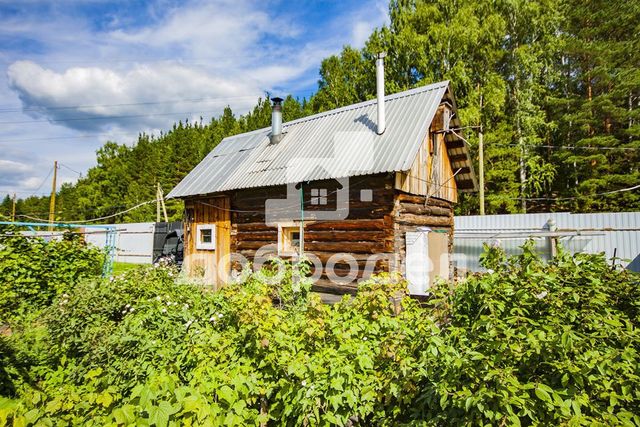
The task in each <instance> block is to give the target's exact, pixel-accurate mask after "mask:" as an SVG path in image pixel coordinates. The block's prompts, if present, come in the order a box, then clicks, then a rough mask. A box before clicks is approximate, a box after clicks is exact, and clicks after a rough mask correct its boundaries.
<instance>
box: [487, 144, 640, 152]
mask: <svg viewBox="0 0 640 427" xmlns="http://www.w3.org/2000/svg"><path fill="white" fill-rule="evenodd" d="M494 146H500V147H530V148H551V149H556V148H557V149H562V150H628V151H636V150H640V147H613V146H598V147H584V146H573V145H535V144H501V143H494V144H489V145H488V148H491V147H494Z"/></svg>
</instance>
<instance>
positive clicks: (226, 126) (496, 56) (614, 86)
mask: <svg viewBox="0 0 640 427" xmlns="http://www.w3.org/2000/svg"><path fill="white" fill-rule="evenodd" d="M389 14H390V24H389V26H388V27H383V28H380V29H378V30H376V31H374V32H373V33H372V34H371V36H370V37H369V40H368V41H367V43H366V45H365V46H364V47H363V48H362V49H354V48H352V47H349V46H345V47H344V48H343V50H342V51H341V52H340V54H338V55H335V56H331V57H328V58H325V59H324V60H323V61H322V64H321V66H320V70H319V74H320V78H319V81H318V88H317V91H316V93H315V94H314V95H313V96H312V97H311V98H310V99H302V100H300V99H295V98H293V97H292V96H289V97H287V98H286V100H285V102H284V120H285V121H288V120H292V119H296V118H299V117H303V116H306V115H309V114H314V113H317V112H321V111H326V110H329V109H333V108H336V107H340V106H343V105H348V104H352V103H355V102H358V101H363V100H367V99H372V98H374V97H375V64H374V56H375V54H376V53H377V52H380V51H385V52H387V58H386V62H385V66H386V82H387V83H386V92H387V93H389V94H390V93H394V92H398V91H402V90H406V89H409V88H412V87H416V86H421V85H424V84H429V83H432V82H436V81H441V80H450V81H451V82H452V85H453V89H454V93H455V95H456V98H457V102H458V107H459V110H460V111H459V114H460V116H461V117H460V119H461V121H462V123H463V124H464V125H463V126H465V129H462V130H461V132H463V133H464V135H465V137H466V139H467V140H468V142H469V144H470V146H471V150H472V153H473V155H474V158H475V160H476V162H477V154H478V153H477V146H478V138H479V133H480V131H482V134H483V139H484V147H485V150H484V159H485V162H484V165H485V167H484V169H485V191H486V212H487V213H490V214H491V213H517V212H543V211H552V210H553V211H572V212H598V211H629V210H638V209H640V189H635V190H629V189H630V188H633V187H635V186H637V185H639V184H640V170H639V167H640V1H639V0H628V1H623V2H609V1H603V0H566V1H563V2H557V1H555V0H535V1H525V0H493V1H488V2H478V1H475V0H453V1H452V0H446V1H445V0H425V1H420V0H392V1H391V3H390V5H389ZM270 117H271V107H270V104H269V102H268V100H267V99H261V100H258V101H257V104H256V106H255V107H254V108H253V110H252V111H250V112H248V113H247V114H245V115H242V116H238V115H235V114H234V113H233V111H232V110H231V109H230V108H226V109H225V110H224V113H223V114H222V115H221V116H219V117H216V118H213V119H211V121H210V122H204V121H199V122H195V123H194V122H188V121H183V122H179V123H177V124H175V125H174V126H173V127H172V128H171V129H169V130H168V131H167V132H165V133H162V134H160V135H147V134H140V135H139V137H138V141H137V143H136V144H134V145H125V144H122V143H118V142H116V141H108V142H106V143H105V144H104V145H103V147H102V148H100V149H99V150H98V151H97V153H96V154H97V158H96V160H97V164H96V166H95V167H93V168H91V169H89V171H88V172H87V173H86V175H85V176H84V177H83V178H81V179H80V180H78V181H77V182H76V183H75V184H64V185H63V186H62V187H61V188H60V190H59V193H58V197H57V203H56V219H58V220H61V221H72V220H73V221H78V220H87V219H92V218H98V217H103V216H108V215H111V214H114V213H117V212H121V211H123V210H125V209H127V208H129V207H132V206H135V205H137V204H139V203H142V202H145V201H148V200H152V199H155V197H156V196H155V195H156V183H157V182H159V183H160V184H161V186H162V188H163V189H164V191H165V193H167V192H168V191H169V190H170V189H171V188H173V186H174V185H176V184H177V183H178V182H179V181H180V180H181V179H182V178H183V177H184V176H185V175H186V174H187V173H188V172H189V171H190V170H191V169H192V168H193V167H194V166H195V165H196V164H197V163H198V162H199V161H200V160H201V159H202V158H203V157H204V156H205V155H206V154H207V153H208V152H209V151H210V150H211V149H212V148H213V147H215V145H216V144H218V143H219V142H220V141H221V140H222V139H223V138H224V137H226V136H228V135H233V134H237V133H241V132H246V131H250V130H254V129H258V128H261V127H265V126H268V125H269V123H270ZM476 166H477V163H476ZM476 170H477V168H476ZM48 209H49V198H48V197H31V198H27V199H25V200H19V201H18V203H17V212H16V213H17V214H18V215H22V216H20V217H18V218H19V219H27V218H29V217H40V218H46V212H47V211H48ZM155 209H156V207H155V204H153V203H152V204H148V205H145V206H142V207H140V208H139V209H135V210H131V211H129V212H127V213H126V214H123V215H120V216H118V217H116V218H112V219H110V220H109V222H131V221H153V220H154V219H155ZM167 209H168V211H169V215H170V217H171V218H173V219H179V218H181V216H182V206H181V203H180V202H178V201H169V202H168V205H167ZM478 211H479V205H478V196H477V194H466V195H464V196H463V199H462V200H461V203H460V204H459V206H458V207H457V214H460V215H467V214H477V213H478ZM10 212H11V199H10V197H9V196H7V197H5V198H4V200H3V201H2V203H1V204H0V214H2V215H9V214H10Z"/></svg>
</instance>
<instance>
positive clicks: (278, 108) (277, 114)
mask: <svg viewBox="0 0 640 427" xmlns="http://www.w3.org/2000/svg"><path fill="white" fill-rule="evenodd" d="M271 100H272V101H273V106H272V107H271V143H272V144H276V143H278V142H280V140H281V139H282V98H277V97H276V98H271Z"/></svg>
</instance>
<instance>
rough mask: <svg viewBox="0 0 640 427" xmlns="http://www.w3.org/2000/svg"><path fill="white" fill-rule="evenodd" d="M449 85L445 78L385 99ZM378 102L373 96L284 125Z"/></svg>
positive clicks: (386, 96)
mask: <svg viewBox="0 0 640 427" xmlns="http://www.w3.org/2000/svg"><path fill="white" fill-rule="evenodd" d="M448 85H449V80H443V81H441V82H436V83H430V84H428V85H424V86H418V87H414V88H412V89H407V90H404V91H402V92H396V93H392V94H389V95H385V97H384V100H385V101H393V100H395V99H399V98H404V97H405V96H411V95H415V94H418V93H422V92H428V91H431V90H437V89H440V88H441V87H442V86H448ZM377 102H378V100H377V99H376V98H373V99H368V100H366V101H361V102H358V103H356V104H349V105H345V106H344V107H338V108H334V109H333V110H328V111H323V112H321V113H316V114H312V115H311V116H306V117H300V118H299V119H295V120H291V121H290V122H286V123H283V124H282V127H285V126H289V125H294V124H298V123H302V122H306V121H310V120H315V119H318V118H320V117H325V116H330V115H333V114H338V113H342V112H345V111H350V110H355V109H357V108H361V107H365V106H368V105H374V104H377Z"/></svg>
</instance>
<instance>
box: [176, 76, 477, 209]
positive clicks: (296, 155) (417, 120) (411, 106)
mask: <svg viewBox="0 0 640 427" xmlns="http://www.w3.org/2000/svg"><path fill="white" fill-rule="evenodd" d="M443 99H444V100H448V101H449V102H451V103H452V104H453V105H454V108H455V100H454V99H453V95H452V93H451V91H450V89H449V82H448V81H444V82H440V83H435V84H431V85H428V86H422V87H419V88H416V89H411V90H408V91H405V92H400V93H396V94H393V95H389V96H387V97H385V110H386V122H387V127H386V129H385V131H384V133H383V134H382V135H378V134H377V133H376V120H377V101H376V100H375V99H373V100H370V101H365V102H361V103H358V104H353V105H349V106H347V107H343V108H338V109H335V110H331V111H326V112H324V113H320V114H315V115H313V116H308V117H304V118H301V119H298V120H294V121H291V122H287V123H283V125H282V128H283V133H284V137H283V138H282V140H281V141H280V142H278V143H276V144H272V143H270V138H269V135H270V132H271V128H270V127H269V128H264V129H259V130H256V131H253V132H248V133H243V134H240V135H234V136H230V137H228V138H225V139H224V140H222V142H220V144H218V145H217V146H216V147H215V148H214V149H213V150H212V151H211V152H210V153H209V154H208V155H207V156H206V157H205V158H204V160H202V162H200V164H198V165H197V166H196V167H195V168H194V169H193V170H192V171H191V172H190V173H189V174H188V175H187V176H186V177H185V178H184V179H183V180H182V181H181V182H180V183H179V184H178V185H177V186H176V187H175V188H174V189H173V190H171V192H170V193H169V195H168V197H169V198H173V197H188V196H196V195H203V194H210V193H218V192H224V191H230V190H237V189H242V188H254V187H267V186H274V185H282V184H290V183H297V182H300V181H303V180H304V181H314V180H322V179H330V178H345V177H351V176H358V175H371V174H376V173H382V172H398V171H407V170H409V169H410V168H411V165H412V163H413V161H414V159H415V157H416V153H417V152H418V149H419V148H420V144H421V143H422V141H423V140H424V138H425V136H426V135H427V132H428V131H429V126H430V124H431V122H432V121H433V118H434V116H435V114H436V111H437V109H438V106H439V105H440V103H441V102H442V101H443ZM459 126H460V123H459V121H458V119H457V115H455V116H454V118H453V120H452V122H451V127H454V128H455V127H459ZM446 142H447V152H448V154H449V157H450V159H451V163H452V164H451V166H452V168H453V170H454V171H456V170H458V169H459V168H466V169H464V170H465V171H468V172H467V173H458V174H457V175H456V176H455V180H456V183H457V184H458V188H459V189H460V191H465V190H466V191H468V190H474V189H475V188H476V180H475V175H474V173H473V167H472V163H471V160H470V157H469V153H468V149H467V147H466V145H465V144H464V143H463V142H462V141H460V140H459V139H458V138H457V137H456V136H454V135H453V134H452V133H449V134H447V138H446ZM317 166H321V167H317Z"/></svg>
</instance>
